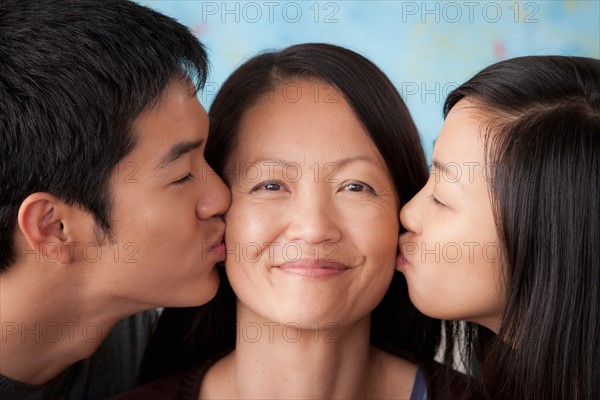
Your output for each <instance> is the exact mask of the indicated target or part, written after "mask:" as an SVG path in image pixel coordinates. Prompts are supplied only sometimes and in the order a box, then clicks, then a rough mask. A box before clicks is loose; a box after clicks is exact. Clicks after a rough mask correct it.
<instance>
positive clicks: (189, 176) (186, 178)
mask: <svg viewBox="0 0 600 400" xmlns="http://www.w3.org/2000/svg"><path fill="white" fill-rule="evenodd" d="M192 180H194V175H193V174H192V173H189V174H187V175H186V176H184V177H183V178H181V179H178V180H176V181H175V182H173V184H174V185H185V184H186V183H188V182H190V181H192Z"/></svg>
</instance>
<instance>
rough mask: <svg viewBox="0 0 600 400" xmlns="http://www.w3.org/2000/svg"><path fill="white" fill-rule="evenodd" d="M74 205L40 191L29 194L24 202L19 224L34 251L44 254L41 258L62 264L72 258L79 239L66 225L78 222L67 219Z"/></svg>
mask: <svg viewBox="0 0 600 400" xmlns="http://www.w3.org/2000/svg"><path fill="white" fill-rule="evenodd" d="M72 207H73V206H69V205H67V204H66V203H64V202H63V201H62V200H60V199H58V198H57V197H55V196H53V195H51V194H49V193H41V192H40V193H33V194H31V195H29V196H28V197H27V198H26V199H25V200H24V201H23V202H22V203H21V207H20V208H19V215H18V224H19V228H20V229H21V232H22V233H23V236H24V237H25V240H26V241H27V243H28V244H29V246H30V247H31V248H32V249H33V251H35V252H37V253H39V254H40V255H41V257H42V258H41V260H44V261H45V262H50V263H60V264H68V263H69V262H71V261H72V260H71V254H70V253H71V251H70V249H71V247H72V244H73V242H76V241H77V240H76V239H77V238H73V237H69V236H70V235H68V234H67V232H69V230H68V229H67V225H70V224H73V223H75V221H69V220H68V217H69V216H70V214H71V213H70V210H71V208H72ZM36 258H37V257H36ZM38 259H39V258H38Z"/></svg>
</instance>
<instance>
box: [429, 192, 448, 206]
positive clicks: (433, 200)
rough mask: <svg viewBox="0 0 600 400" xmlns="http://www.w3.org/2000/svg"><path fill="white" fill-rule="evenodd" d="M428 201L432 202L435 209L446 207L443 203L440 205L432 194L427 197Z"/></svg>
mask: <svg viewBox="0 0 600 400" xmlns="http://www.w3.org/2000/svg"><path fill="white" fill-rule="evenodd" d="M429 199H430V200H431V201H432V202H433V204H435V205H436V206H437V207H446V205H445V204H444V203H442V202H441V201H439V200H438V199H437V197H435V196H434V195H433V194H432V195H431V196H429Z"/></svg>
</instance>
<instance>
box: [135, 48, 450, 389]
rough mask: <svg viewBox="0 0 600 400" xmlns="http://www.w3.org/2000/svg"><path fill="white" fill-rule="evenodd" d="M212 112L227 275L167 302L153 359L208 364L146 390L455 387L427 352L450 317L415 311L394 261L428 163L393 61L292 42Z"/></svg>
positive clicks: (247, 74)
mask: <svg viewBox="0 0 600 400" xmlns="http://www.w3.org/2000/svg"><path fill="white" fill-rule="evenodd" d="M210 118H211V128H210V136H209V141H208V143H207V149H206V151H207V157H208V159H209V162H210V163H211V164H212V165H213V166H214V167H215V170H216V171H217V172H218V173H220V174H222V176H223V177H224V180H225V181H226V183H227V184H228V186H229V187H230V189H231V191H232V206H231V208H230V209H229V211H228V213H227V215H226V222H227V230H226V244H227V249H228V250H227V260H226V263H225V270H226V276H225V274H223V275H222V277H223V279H222V282H223V284H222V285H221V287H220V289H219V293H218V294H217V296H216V298H215V299H214V300H213V301H212V302H211V303H209V304H208V305H207V306H206V307H200V308H198V309H191V310H176V309H169V310H166V311H165V313H164V315H163V317H162V320H161V322H160V324H159V327H158V330H157V333H156V336H155V339H154V344H153V345H152V346H151V347H150V349H149V353H148V354H147V358H146V364H145V369H146V377H147V378H148V377H150V378H156V377H159V376H164V375H167V374H169V373H173V372H177V371H180V370H184V369H186V368H189V367H192V366H200V369H191V370H187V371H186V372H183V373H182V374H179V375H176V377H175V378H170V379H169V378H168V379H167V380H162V381H160V380H159V381H158V382H156V383H153V384H149V385H148V386H146V387H145V388H142V389H140V390H139V391H138V392H136V393H134V394H132V397H134V396H136V395H137V396H145V397H146V398H152V397H160V396H172V397H178V398H188V399H191V398H197V397H198V396H199V397H200V398H356V399H363V398H406V399H408V398H423V397H422V396H428V398H433V397H435V396H436V395H437V394H438V393H440V391H441V390H445V389H447V388H445V387H444V386H443V384H442V382H441V381H436V380H435V379H434V378H433V377H432V375H431V374H430V370H429V368H428V367H427V366H426V365H424V364H423V363H422V362H421V361H431V360H432V359H433V355H434V351H435V347H436V344H437V341H438V338H439V334H440V322H439V321H436V320H433V319H430V318H427V317H425V316H423V315H422V314H420V313H418V312H417V311H416V310H415V308H414V306H412V304H410V302H409V301H408V293H407V289H406V283H405V281H404V280H403V277H402V275H401V274H398V273H396V272H395V271H394V264H395V260H396V255H397V237H398V232H399V231H400V225H399V221H398V212H399V209H400V206H401V205H402V204H404V203H406V202H407V201H408V200H409V199H410V198H411V197H412V196H413V195H414V194H415V193H416V191H417V190H418V189H419V188H420V187H421V186H422V185H423V184H424V182H425V178H426V165H425V158H424V156H423V150H422V149H421V146H420V142H419V136H418V133H417V131H416V128H415V126H414V124H413V123H412V120H411V119H410V115H409V114H408V111H407V109H406V106H405V105H404V103H403V102H402V100H401V98H400V96H399V94H398V92H397V91H396V90H395V89H394V87H393V85H392V84H391V83H390V82H389V80H388V79H387V78H386V77H385V75H384V74H383V73H381V71H380V70H379V69H378V68H377V67H376V66H375V65H373V64H372V63H371V62H370V61H368V60H367V59H365V58H364V57H362V56H360V55H358V54H356V53H354V52H352V51H349V50H346V49H343V48H340V47H336V46H331V45H324V44H306V45H298V46H293V47H290V48H288V49H285V50H283V51H281V52H275V53H265V54H261V55H258V56H256V57H254V58H253V59H251V60H249V61H248V62H246V63H245V64H244V65H242V66H241V67H240V68H238V70H236V71H235V72H234V73H233V75H232V76H231V77H230V78H229V79H228V80H227V81H226V82H225V84H224V86H223V88H222V90H221V92H220V93H219V95H218V96H217V98H216V99H215V102H214V104H213V107H212V109H211V112H210ZM180 388H181V390H180ZM184 388H185V389H184ZM411 396H412V397H411ZM132 397H129V398H132ZM124 398H127V397H124Z"/></svg>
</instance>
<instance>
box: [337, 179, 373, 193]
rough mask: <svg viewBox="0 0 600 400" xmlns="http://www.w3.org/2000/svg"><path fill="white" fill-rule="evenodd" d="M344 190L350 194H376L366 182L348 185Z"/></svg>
mask: <svg viewBox="0 0 600 400" xmlns="http://www.w3.org/2000/svg"><path fill="white" fill-rule="evenodd" d="M343 189H344V190H347V191H349V192H368V193H372V194H375V190H374V189H373V188H372V187H371V186H369V185H367V184H366V183H364V182H351V183H348V184H346V185H345V186H344V187H343Z"/></svg>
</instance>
